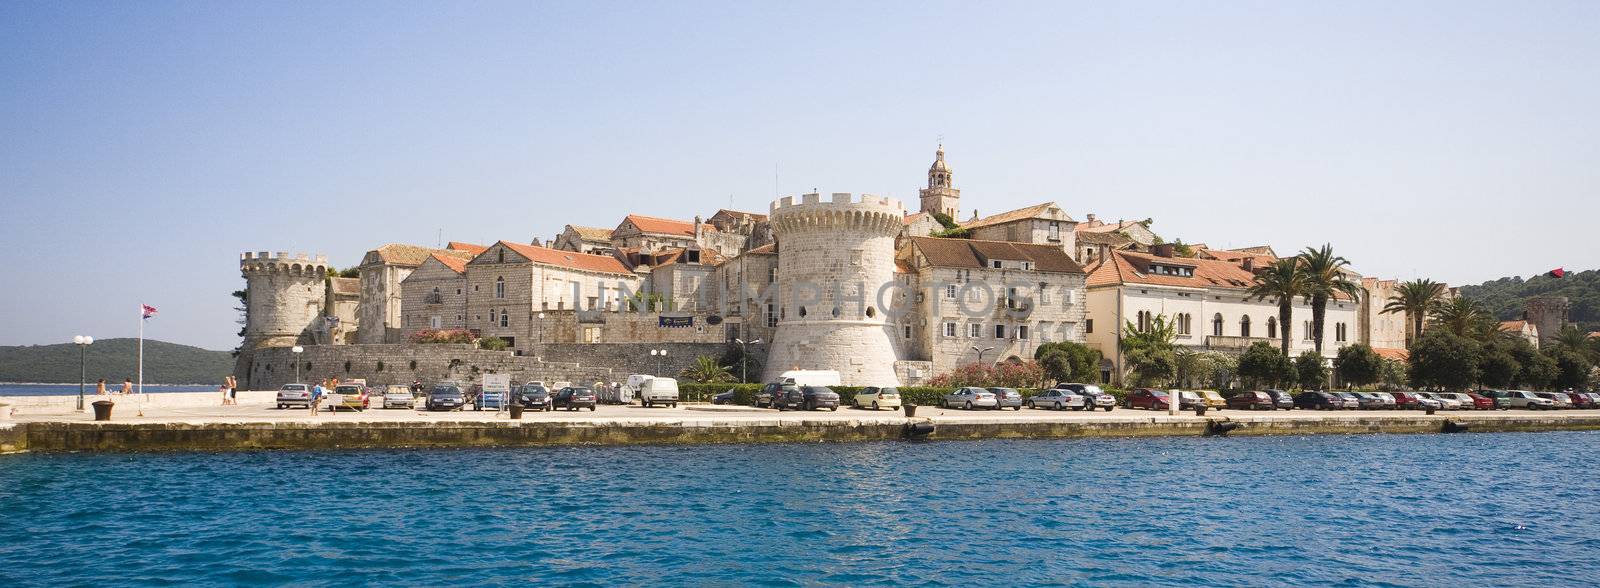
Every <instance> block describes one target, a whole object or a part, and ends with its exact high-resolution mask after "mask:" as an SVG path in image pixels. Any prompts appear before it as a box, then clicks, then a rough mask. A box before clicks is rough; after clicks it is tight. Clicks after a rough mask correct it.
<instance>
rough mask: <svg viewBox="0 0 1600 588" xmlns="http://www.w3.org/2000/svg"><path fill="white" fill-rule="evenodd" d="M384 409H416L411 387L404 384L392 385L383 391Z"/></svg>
mask: <svg viewBox="0 0 1600 588" xmlns="http://www.w3.org/2000/svg"><path fill="white" fill-rule="evenodd" d="M382 406H383V407H384V408H416V407H417V400H416V397H415V396H412V395H411V387H410V386H407V385H405V384H393V385H390V386H389V387H387V388H384V389H383V405H382Z"/></svg>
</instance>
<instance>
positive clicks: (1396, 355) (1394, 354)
mask: <svg viewBox="0 0 1600 588" xmlns="http://www.w3.org/2000/svg"><path fill="white" fill-rule="evenodd" d="M1372 351H1373V353H1377V354H1378V357H1382V358H1384V359H1392V360H1395V361H1405V360H1406V358H1408V357H1411V352H1409V351H1406V350H1404V349H1397V348H1394V347H1373V348H1372Z"/></svg>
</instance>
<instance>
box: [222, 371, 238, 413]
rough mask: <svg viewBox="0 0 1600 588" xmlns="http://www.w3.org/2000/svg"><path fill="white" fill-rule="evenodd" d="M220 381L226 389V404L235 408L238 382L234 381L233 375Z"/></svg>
mask: <svg viewBox="0 0 1600 588" xmlns="http://www.w3.org/2000/svg"><path fill="white" fill-rule="evenodd" d="M222 381H223V384H224V385H226V386H227V387H228V404H232V405H235V406H237V405H238V404H239V380H236V379H234V377H233V374H228V377H226V378H223V379H222Z"/></svg>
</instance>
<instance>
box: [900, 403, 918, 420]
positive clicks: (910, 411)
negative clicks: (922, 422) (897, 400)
mask: <svg viewBox="0 0 1600 588" xmlns="http://www.w3.org/2000/svg"><path fill="white" fill-rule="evenodd" d="M900 409H901V410H904V411H906V417H908V418H909V417H914V416H917V405H915V404H911V403H909V402H908V403H905V404H902V405H900Z"/></svg>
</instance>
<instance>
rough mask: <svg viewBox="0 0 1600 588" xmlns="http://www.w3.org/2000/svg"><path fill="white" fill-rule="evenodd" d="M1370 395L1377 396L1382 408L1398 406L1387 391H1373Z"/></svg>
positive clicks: (1388, 408)
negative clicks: (1381, 402)
mask: <svg viewBox="0 0 1600 588" xmlns="http://www.w3.org/2000/svg"><path fill="white" fill-rule="evenodd" d="M1372 395H1373V396H1377V397H1378V400H1381V401H1383V408H1384V410H1392V409H1396V408H1399V407H1400V406H1399V404H1398V403H1397V402H1395V400H1394V395H1393V394H1390V393H1388V392H1373V393H1372Z"/></svg>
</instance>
